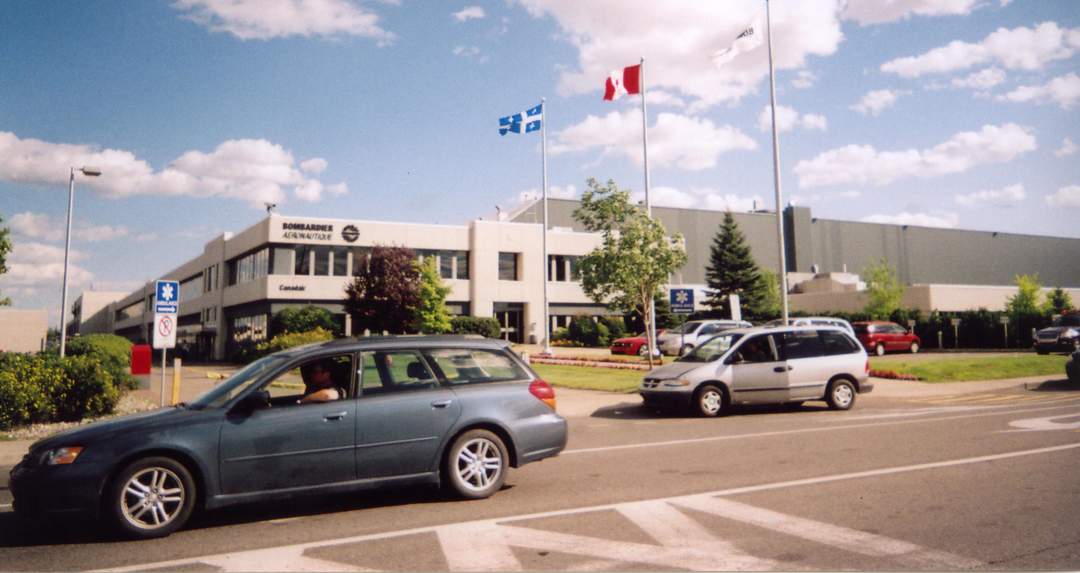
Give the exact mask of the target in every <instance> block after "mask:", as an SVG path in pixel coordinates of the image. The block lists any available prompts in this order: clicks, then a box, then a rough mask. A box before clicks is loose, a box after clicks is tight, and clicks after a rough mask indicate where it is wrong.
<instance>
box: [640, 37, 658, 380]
mask: <svg viewBox="0 0 1080 573" xmlns="http://www.w3.org/2000/svg"><path fill="white" fill-rule="evenodd" d="M638 79H639V80H640V81H641V150H642V159H643V160H644V163H645V213H646V214H647V215H648V216H649V218H650V219H652V203H651V202H650V201H649V112H648V108H647V107H646V106H645V58H641V62H640V68H639V69H638ZM654 302H655V301H654V300H653V299H649V332H648V333H647V336H648V338H649V352H654V351H655V349H656V305H655V304H654ZM649 363H650V364H652V356H651V355H650V356H649Z"/></svg>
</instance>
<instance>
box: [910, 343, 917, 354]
mask: <svg viewBox="0 0 1080 573" xmlns="http://www.w3.org/2000/svg"><path fill="white" fill-rule="evenodd" d="M910 350H911V353H912V354H918V353H919V343H918V342H912V343H911V349H910Z"/></svg>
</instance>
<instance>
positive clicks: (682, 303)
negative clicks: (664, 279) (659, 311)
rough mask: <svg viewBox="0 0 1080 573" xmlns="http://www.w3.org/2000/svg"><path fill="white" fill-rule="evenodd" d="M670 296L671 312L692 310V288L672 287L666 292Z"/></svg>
mask: <svg viewBox="0 0 1080 573" xmlns="http://www.w3.org/2000/svg"><path fill="white" fill-rule="evenodd" d="M668 295H669V296H670V297H671V312H674V313H676V314H690V313H691V312H694V289H692V288H673V289H671V290H670V291H669V292H668Z"/></svg>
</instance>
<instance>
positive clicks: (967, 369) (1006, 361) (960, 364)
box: [870, 354, 1068, 382]
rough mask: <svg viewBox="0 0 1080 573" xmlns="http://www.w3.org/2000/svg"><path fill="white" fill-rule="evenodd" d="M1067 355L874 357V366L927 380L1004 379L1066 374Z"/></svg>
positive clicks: (871, 362)
mask: <svg viewBox="0 0 1080 573" xmlns="http://www.w3.org/2000/svg"><path fill="white" fill-rule="evenodd" d="M1067 360H1068V357H1067V356H1062V355H1046V356H1039V355H1037V354H1029V355H1021V356H989V357H986V358H978V357H975V358H969V357H964V358H950V357H948V356H942V357H940V358H937V357H935V358H933V359H930V358H927V357H920V359H918V360H910V361H908V360H888V361H886V360H876V359H874V358H871V359H870V368H871V369H873V370H892V371H893V372H897V373H899V374H914V375H915V376H918V377H919V379H920V380H922V381H924V382H965V381H969V380H1001V379H1005V378H1022V377H1024V376H1043V375H1054V374H1060V375H1061V376H1062V377H1064V376H1065V362H1066V361H1067Z"/></svg>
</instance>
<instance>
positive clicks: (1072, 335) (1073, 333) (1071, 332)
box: [1061, 328, 1080, 338]
mask: <svg viewBox="0 0 1080 573" xmlns="http://www.w3.org/2000/svg"><path fill="white" fill-rule="evenodd" d="M1061 336H1062V337H1063V338H1076V337H1077V336H1080V331H1077V330H1076V329H1075V328H1070V329H1069V330H1066V331H1065V332H1062V333H1061Z"/></svg>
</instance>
